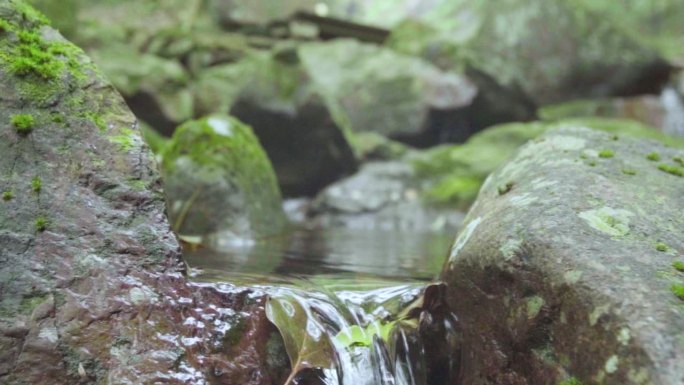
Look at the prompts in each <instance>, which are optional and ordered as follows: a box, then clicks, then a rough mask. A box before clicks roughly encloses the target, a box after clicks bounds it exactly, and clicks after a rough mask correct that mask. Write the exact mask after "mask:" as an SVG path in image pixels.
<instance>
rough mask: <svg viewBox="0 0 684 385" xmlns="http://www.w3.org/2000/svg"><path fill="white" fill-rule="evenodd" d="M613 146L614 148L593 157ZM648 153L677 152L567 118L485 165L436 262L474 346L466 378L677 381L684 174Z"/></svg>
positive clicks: (681, 355) (682, 350)
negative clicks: (457, 228) (490, 167)
mask: <svg viewBox="0 0 684 385" xmlns="http://www.w3.org/2000/svg"><path fill="white" fill-rule="evenodd" d="M626 131H629V130H626ZM606 148H610V149H612V150H613V151H614V153H615V154H616V156H615V157H613V158H605V159H604V160H602V161H598V162H597V163H596V165H595V166H594V167H589V166H588V165H587V164H586V161H585V159H583V157H594V158H596V159H598V156H599V153H600V151H601V150H602V149H606ZM649 153H658V154H660V155H661V156H662V158H663V159H672V158H674V157H680V156H682V154H683V152H682V150H681V149H676V148H672V147H668V146H665V145H663V144H662V143H659V142H657V141H651V140H644V139H640V140H637V139H635V138H632V137H630V136H629V135H620V136H619V139H618V140H616V139H615V135H614V134H612V133H604V132H599V131H595V130H591V129H589V128H586V127H583V126H582V125H580V124H574V125H573V124H569V123H566V124H563V125H557V126H556V127H553V128H551V129H549V130H548V131H546V133H544V134H543V135H541V136H539V137H537V138H536V139H534V140H532V141H530V142H528V143H527V144H526V145H524V146H523V147H522V148H520V149H519V150H518V151H517V152H516V153H515V154H514V155H513V157H512V158H511V159H510V160H509V161H508V162H507V163H506V164H505V165H502V166H500V167H498V168H497V169H496V170H495V171H494V172H493V173H492V174H491V175H490V176H489V178H488V179H487V181H486V182H485V183H484V185H483V187H482V189H481V191H480V194H479V197H478V199H477V201H476V202H475V203H474V205H473V206H472V208H471V211H470V212H469V213H468V217H467V219H466V223H467V225H466V226H465V227H464V229H463V230H462V231H461V234H460V235H459V236H458V238H457V241H456V242H455V244H454V248H453V250H452V254H451V257H450V259H449V263H448V264H447V265H446V266H445V270H444V272H443V274H442V278H443V279H444V280H445V281H446V282H447V283H448V284H449V287H450V290H451V292H450V293H451V294H450V297H449V301H450V305H451V306H452V307H453V309H454V311H455V312H456V313H457V314H458V315H459V318H460V320H461V322H462V323H463V328H464V331H465V337H464V341H465V342H464V343H465V345H464V349H466V350H468V351H469V352H470V356H469V358H467V359H466V362H463V368H468V369H466V370H465V372H464V373H463V377H462V378H463V379H464V381H465V382H469V381H471V380H472V381H479V380H480V379H483V378H488V380H486V381H484V382H478V383H483V384H500V383H507V379H510V378H519V379H521V380H522V379H524V380H525V381H527V383H534V384H542V383H544V384H553V383H585V384H594V383H619V384H635V385H636V384H639V385H645V384H653V383H662V384H674V383H679V382H681V380H682V377H681V376H682V373H684V368H683V367H682V362H684V347H683V345H682V344H681V341H682V339H683V338H684V334H683V332H682V330H684V321H683V320H684V317H683V315H684V307H682V303H681V299H682V298H684V297H683V296H682V289H681V288H682V286H681V285H682V277H681V274H680V273H678V272H677V270H678V269H677V266H679V264H677V265H676V266H675V265H673V262H672V258H671V257H670V255H673V256H674V255H677V254H680V253H681V252H682V250H684V243H682V242H684V239H682V237H681V232H680V231H678V229H680V228H682V226H684V217H682V215H681V212H682V210H684V206H683V203H682V200H681V189H682V184H681V180H679V178H674V177H673V176H672V175H669V174H667V173H664V172H662V171H660V170H658V167H657V163H654V162H652V161H650V160H648V159H646V157H645V154H649ZM626 167H628V168H629V169H632V170H634V171H635V172H636V174H637V175H639V178H634V177H633V176H631V175H628V174H625V173H623V172H622V171H623V169H624V168H626ZM511 180H512V181H514V187H513V188H512V189H511V191H510V192H509V193H506V194H503V195H502V194H500V189H499V187H500V186H501V185H503V184H505V183H507V182H508V181H511ZM521 200H526V201H527V202H528V203H527V204H524V205H521V204H520V203H521ZM468 218H469V219H468ZM661 244H662V245H664V246H666V247H665V249H666V250H665V251H661V249H663V247H662V246H659V245H661ZM578 341H580V342H578ZM483 362H487V363H489V364H488V365H486V366H484V365H482V363H483Z"/></svg>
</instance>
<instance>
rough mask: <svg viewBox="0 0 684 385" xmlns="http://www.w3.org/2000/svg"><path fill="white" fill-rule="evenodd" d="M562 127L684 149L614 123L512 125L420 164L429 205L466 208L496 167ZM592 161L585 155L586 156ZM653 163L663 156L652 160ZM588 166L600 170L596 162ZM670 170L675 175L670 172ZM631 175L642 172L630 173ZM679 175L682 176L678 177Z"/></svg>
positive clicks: (637, 127) (606, 153)
mask: <svg viewBox="0 0 684 385" xmlns="http://www.w3.org/2000/svg"><path fill="white" fill-rule="evenodd" d="M560 126H583V127H589V128H593V129H597V130H601V131H605V132H608V133H611V134H614V135H613V136H615V134H620V135H626V136H631V137H637V138H646V139H655V140H658V141H660V142H662V143H664V144H666V145H669V146H673V147H677V148H684V140H682V139H681V138H673V137H670V136H667V135H664V134H662V133H660V132H658V131H657V130H655V129H653V128H650V127H648V126H645V125H643V124H640V123H637V122H634V121H630V120H624V119H608V118H586V119H570V120H564V121H559V122H555V123H543V122H533V123H512V124H504V125H499V126H494V127H491V128H488V129H486V130H484V131H481V132H479V133H477V134H475V135H473V136H472V137H471V138H470V139H469V140H468V141H467V142H466V143H464V144H460V145H445V146H439V147H435V148H433V149H430V150H428V151H426V152H425V154H422V155H421V156H419V157H417V158H416V159H415V160H414V168H415V169H416V172H417V174H418V176H419V177H420V178H421V179H424V180H428V181H430V183H429V184H428V186H427V187H426V190H425V191H424V194H423V196H424V197H425V199H426V200H427V201H428V202H432V203H436V204H447V205H450V206H454V207H461V208H462V207H466V206H467V205H469V204H470V203H472V201H473V200H474V198H475V197H476V196H477V192H478V191H479V185H480V184H482V182H484V179H485V178H486V177H487V175H489V173H490V172H492V171H493V170H494V169H495V168H496V167H498V166H499V165H500V164H502V163H503V162H505V161H506V159H508V158H509V157H510V156H512V155H513V154H514V153H515V151H516V150H517V149H518V148H519V147H520V146H522V145H523V144H525V143H526V142H527V141H528V140H531V139H534V138H536V137H538V136H539V135H541V134H542V133H544V132H545V131H547V130H548V129H551V128H554V127H560ZM598 155H599V156H600V157H602V158H610V157H612V156H615V154H614V151H612V150H609V149H604V150H602V151H600V152H599V154H598ZM580 157H581V158H586V156H585V155H580ZM648 157H649V159H651V158H657V159H660V156H659V155H658V154H656V153H653V154H649V155H648ZM586 164H587V165H588V166H591V167H594V166H596V165H597V163H596V161H595V160H593V159H589V160H587V163H586ZM668 170H670V171H671V169H670V168H668ZM622 172H623V173H625V174H626V175H635V174H636V171H635V170H631V169H624V170H623V171H622ZM675 172H676V171H675Z"/></svg>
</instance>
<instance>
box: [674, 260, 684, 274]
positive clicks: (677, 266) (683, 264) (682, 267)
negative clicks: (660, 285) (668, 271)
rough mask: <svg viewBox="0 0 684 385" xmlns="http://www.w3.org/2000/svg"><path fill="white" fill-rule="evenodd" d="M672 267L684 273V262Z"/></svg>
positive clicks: (677, 262)
mask: <svg viewBox="0 0 684 385" xmlns="http://www.w3.org/2000/svg"><path fill="white" fill-rule="evenodd" d="M672 267H674V268H675V270H677V271H681V272H683V273H684V262H682V261H675V262H672Z"/></svg>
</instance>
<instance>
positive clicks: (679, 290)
mask: <svg viewBox="0 0 684 385" xmlns="http://www.w3.org/2000/svg"><path fill="white" fill-rule="evenodd" d="M670 291H672V294H674V295H675V297H677V298H679V299H681V300H682V301H684V284H681V283H675V284H674V285H672V286H671V287H670Z"/></svg>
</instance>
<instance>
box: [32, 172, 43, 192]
mask: <svg viewBox="0 0 684 385" xmlns="http://www.w3.org/2000/svg"><path fill="white" fill-rule="evenodd" d="M42 188H43V182H42V181H41V180H40V177H37V176H34V177H33V179H31V190H33V192H36V193H39V192H40V190H41V189H42Z"/></svg>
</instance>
